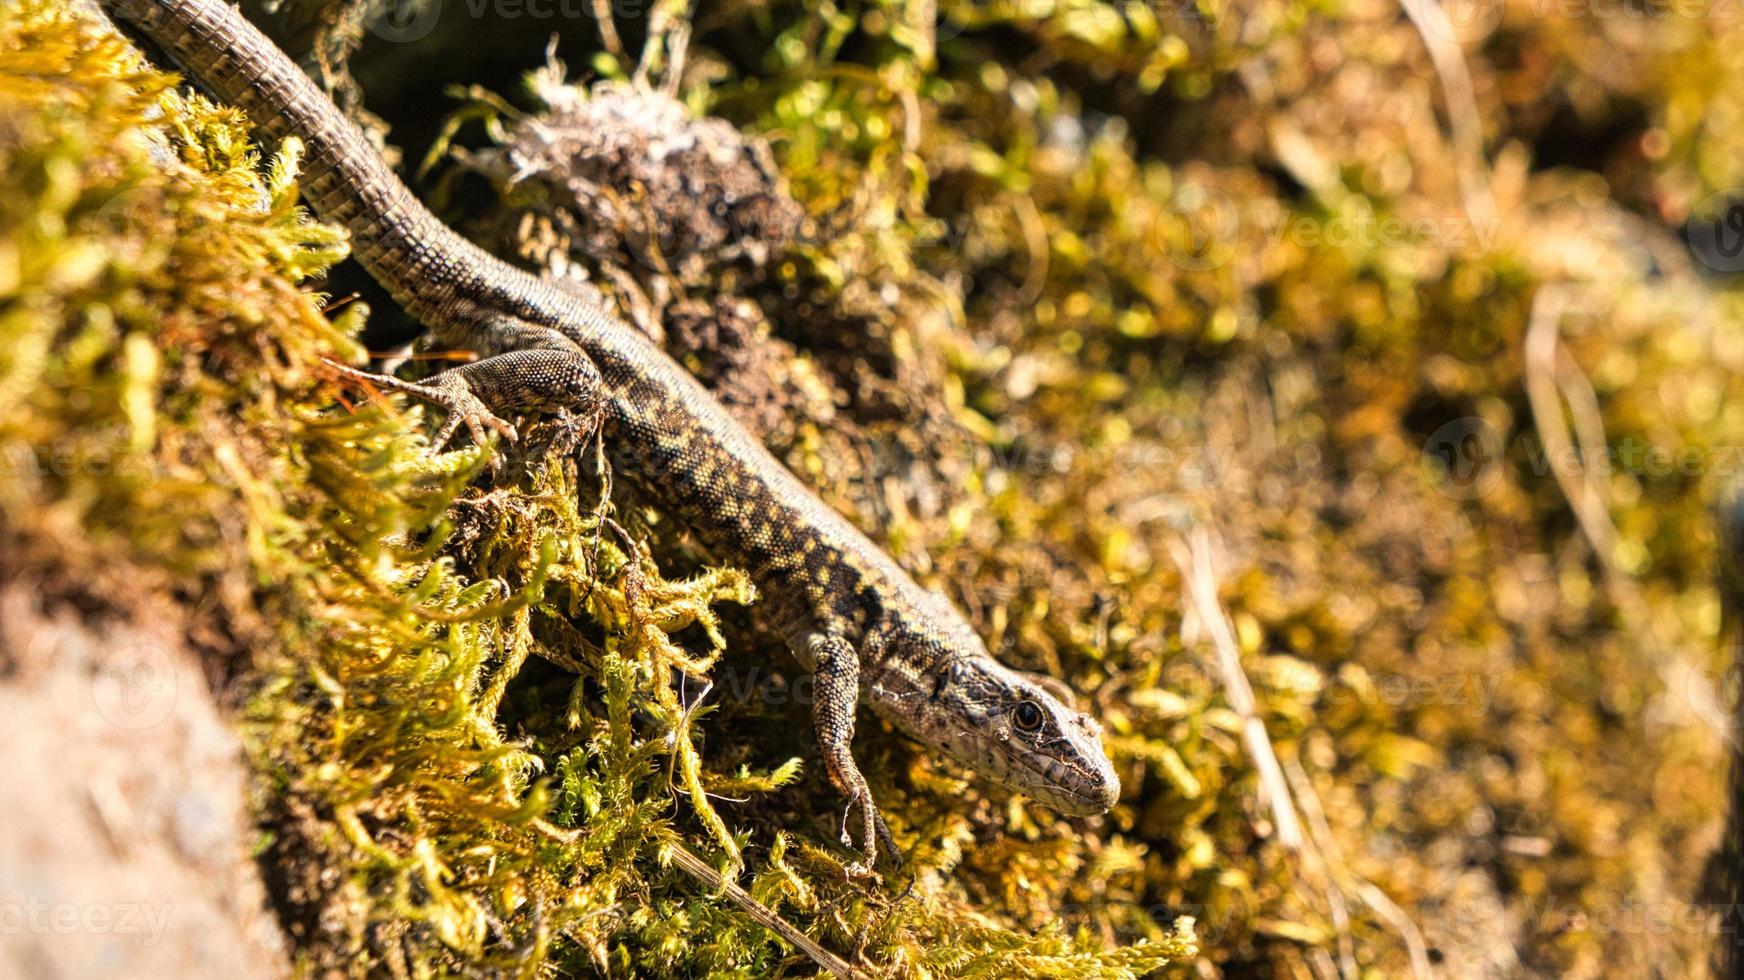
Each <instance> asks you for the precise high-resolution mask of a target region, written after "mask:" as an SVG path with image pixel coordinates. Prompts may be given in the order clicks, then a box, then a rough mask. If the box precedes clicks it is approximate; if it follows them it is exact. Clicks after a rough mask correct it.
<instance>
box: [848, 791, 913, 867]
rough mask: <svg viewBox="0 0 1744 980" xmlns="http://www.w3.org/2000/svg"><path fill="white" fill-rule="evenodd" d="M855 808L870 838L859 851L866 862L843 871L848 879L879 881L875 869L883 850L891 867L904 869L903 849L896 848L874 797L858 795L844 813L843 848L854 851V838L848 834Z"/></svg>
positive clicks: (860, 862) (863, 861)
mask: <svg viewBox="0 0 1744 980" xmlns="http://www.w3.org/2000/svg"><path fill="white" fill-rule="evenodd" d="M856 808H859V809H860V811H861V813H860V816H861V821H862V826H863V827H864V828H865V831H864V832H865V834H866V835H867V836H866V839H865V840H864V841H862V842H861V844H862V846H861V847H860V848H859V850H860V852H861V854H862V855H863V858H862V860H859V861H855V862H854V863H852V864H850V865H848V866H847V867H846V868H845V869H844V873H845V874H846V875H847V877H848V878H850V879H855V880H859V879H867V878H872V879H876V878H878V877H879V875H878V872H877V871H875V870H873V868H874V866H875V865H876V864H877V863H878V851H879V849H880V848H882V849H883V850H884V853H885V854H886V855H888V856H889V858H890V863H891V865H892V866H893V867H894V868H895V869H896V870H899V871H900V870H901V869H902V849H901V848H899V847H897V846H896V837H895V836H894V835H892V834H891V833H890V825H889V824H887V823H885V822H884V815H883V814H882V813H879V812H878V805H877V804H876V803H874V802H872V794H871V793H867V792H863V791H862V792H858V793H855V794H854V796H853V798H852V799H850V800H849V801H848V808H847V809H846V810H845V811H843V812H842V846H844V847H849V848H852V847H854V838H853V835H852V834H850V833H849V832H848V822H849V819H850V818H851V817H853V815H854V810H855V809H856Z"/></svg>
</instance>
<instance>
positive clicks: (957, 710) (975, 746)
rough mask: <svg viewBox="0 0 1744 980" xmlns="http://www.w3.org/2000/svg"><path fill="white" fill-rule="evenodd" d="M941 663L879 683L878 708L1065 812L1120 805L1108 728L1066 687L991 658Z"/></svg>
mask: <svg viewBox="0 0 1744 980" xmlns="http://www.w3.org/2000/svg"><path fill="white" fill-rule="evenodd" d="M941 660H942V663H941V662H939V661H934V662H935V663H937V664H938V666H937V667H935V668H934V669H933V670H931V671H929V672H928V673H927V674H925V675H922V676H920V677H916V678H913V680H912V682H911V683H908V684H903V683H901V682H900V681H897V682H896V683H891V681H892V680H894V679H883V678H881V681H880V685H879V686H880V687H882V688H883V690H882V691H878V689H877V688H875V689H874V692H875V693H874V694H873V698H872V700H873V705H874V707H875V709H877V710H879V712H880V714H883V715H884V716H885V717H886V718H889V719H890V720H891V722H892V723H894V724H895V725H896V726H897V727H899V728H902V729H904V730H906V731H907V732H908V733H909V734H910V735H913V736H914V737H915V738H918V739H920V740H921V741H923V742H927V743H930V744H932V745H934V746H936V747H938V748H939V749H940V750H942V751H944V752H945V753H947V754H949V755H950V756H952V757H953V758H955V759H956V760H957V761H959V762H961V763H963V764H964V765H966V766H968V767H969V768H971V769H974V770H975V771H976V772H977V773H979V774H981V775H982V776H984V777H986V778H988V779H990V780H992V781H993V782H995V783H998V784H1000V785H1002V786H1005V787H1008V788H1010V789H1013V790H1016V791H1018V792H1020V793H1023V794H1024V795H1026V796H1029V797H1030V798H1032V799H1034V800H1036V801H1037V802H1039V803H1042V804H1044V805H1046V806H1048V807H1050V808H1052V809H1054V810H1057V811H1059V812H1061V813H1064V814H1069V815H1072V816H1092V815H1094V814H1098V813H1105V812H1107V810H1108V809H1109V808H1110V807H1112V806H1114V804H1115V802H1116V801H1117V800H1118V799H1119V798H1120V779H1119V777H1117V776H1116V775H1115V774H1114V767H1113V766H1112V765H1111V764H1110V763H1109V761H1108V755H1107V753H1105V752H1104V751H1103V750H1102V726H1101V725H1100V724H1098V723H1097V722H1096V719H1094V718H1092V717H1090V716H1089V715H1087V714H1085V713H1083V712H1081V711H1078V710H1077V709H1076V708H1073V707H1072V706H1071V705H1070V704H1069V703H1068V694H1067V692H1066V691H1065V690H1064V687H1065V686H1064V685H1063V684H1061V683H1060V682H1059V681H1056V680H1053V679H1052V678H1035V677H1032V676H1029V675H1025V674H1021V673H1019V672H1017V671H1014V670H1011V669H1009V668H1007V667H1005V666H1003V665H1001V664H1000V663H998V662H997V661H995V660H993V659H992V658H991V657H989V656H987V655H985V654H982V655H980V656H973V657H946V658H941ZM880 695H882V696H880Z"/></svg>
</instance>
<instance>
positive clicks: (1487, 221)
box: [1399, 0, 1497, 229]
mask: <svg viewBox="0 0 1744 980" xmlns="http://www.w3.org/2000/svg"><path fill="white" fill-rule="evenodd" d="M1399 6H1401V7H1403V8H1405V16H1406V17H1408V18H1410V20H1411V25H1412V26H1413V27H1415V28H1417V35H1418V36H1419V37H1421V38H1422V39H1423V46H1424V47H1425V48H1427V49H1428V50H1429V61H1430V63H1431V64H1433V65H1434V66H1435V74H1436V76H1437V77H1439V78H1440V79H1441V92H1442V95H1443V96H1444V97H1445V98H1446V99H1447V121H1448V124H1449V126H1450V127H1451V128H1452V129H1453V154H1454V169H1455V170H1456V171H1457V172H1458V174H1459V189H1460V194H1461V196H1462V197H1463V198H1464V199H1465V213H1466V218H1467V220H1469V221H1470V222H1471V223H1472V225H1473V227H1474V229H1484V228H1491V227H1494V225H1495V222H1496V220H1497V218H1496V198H1495V195H1494V194H1493V193H1491V190H1490V172H1489V171H1490V168H1489V162H1488V161H1487V160H1485V159H1484V131H1483V127H1482V125H1481V124H1480V123H1479V122H1478V118H1479V117H1478V99H1477V91H1476V88H1475V87H1474V86H1473V85H1472V77H1471V70H1470V69H1469V68H1468V67H1467V66H1466V63H1465V52H1464V51H1461V50H1460V47H1459V44H1458V43H1457V42H1456V41H1454V39H1453V38H1454V30H1453V22H1452V21H1450V20H1448V19H1447V11H1445V10H1443V9H1441V5H1440V4H1439V3H1435V2H1434V0H1399Z"/></svg>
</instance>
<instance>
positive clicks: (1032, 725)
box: [1011, 701, 1045, 732]
mask: <svg viewBox="0 0 1744 980" xmlns="http://www.w3.org/2000/svg"><path fill="white" fill-rule="evenodd" d="M1044 717H1045V716H1044V715H1043V714H1042V707H1041V705H1039V704H1036V703H1035V702H1034V701H1019V702H1018V703H1017V707H1015V708H1013V709H1011V723H1012V724H1013V725H1016V726H1017V730H1018V731H1020V732H1036V731H1040V730H1041V727H1042V720H1043V718H1044Z"/></svg>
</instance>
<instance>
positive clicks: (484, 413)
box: [329, 318, 604, 451]
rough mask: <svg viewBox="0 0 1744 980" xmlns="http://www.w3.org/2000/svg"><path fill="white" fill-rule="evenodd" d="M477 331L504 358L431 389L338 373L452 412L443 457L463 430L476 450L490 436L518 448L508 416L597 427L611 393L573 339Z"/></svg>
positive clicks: (528, 329) (455, 371)
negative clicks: (571, 418)
mask: <svg viewBox="0 0 1744 980" xmlns="http://www.w3.org/2000/svg"><path fill="white" fill-rule="evenodd" d="M478 331H479V334H480V337H481V339H482V340H483V341H484V343H482V344H480V346H482V347H485V348H486V349H494V350H500V351H502V352H501V353H496V354H493V355H491V356H488V357H486V358H484V359H483V360H479V361H474V362H473V363H471V364H463V365H461V366H460V367H456V368H451V369H449V370H447V371H443V372H442V373H440V374H437V375H434V376H433V377H431V378H429V379H428V380H426V381H421V382H412V381H401V380H399V379H397V378H393V377H389V376H387V375H379V374H371V373H369V372H367V371H359V370H358V369H356V368H351V367H346V366H345V365H342V364H332V366H333V367H334V368H335V369H336V370H338V371H339V372H340V373H341V374H343V375H345V376H346V377H349V378H352V379H353V380H356V381H360V382H363V383H366V384H375V385H380V386H382V387H386V388H391V389H393V390H395V391H402V392H405V393H406V394H409V395H412V396H413V397H416V398H421V399H423V400H425V401H428V402H430V403H431V404H434V405H437V406H439V407H441V408H442V409H444V410H446V411H447V412H448V418H447V419H446V420H444V422H443V424H442V428H441V429H439V430H437V432H436V435H435V437H434V438H433V439H432V440H431V445H432V447H433V448H434V449H435V450H438V451H440V450H441V449H442V448H443V447H444V446H446V445H447V444H448V440H450V439H452V438H453V437H454V434H455V433H456V432H457V431H459V429H460V427H461V426H465V427H466V429H467V431H468V433H470V434H471V436H472V438H473V441H475V442H479V443H482V442H484V439H485V434H486V432H495V433H497V434H498V435H500V436H502V437H503V438H504V439H507V440H508V441H510V442H513V441H515V439H516V433H515V428H514V426H513V425H511V424H510V423H508V422H506V421H504V420H503V419H502V417H501V416H502V415H514V414H520V413H524V412H528V411H533V410H536V409H542V410H546V411H566V412H570V413H572V414H574V415H575V416H577V417H580V418H583V419H587V420H589V421H590V424H592V423H593V422H597V421H598V418H599V413H600V407H601V404H602V402H601V398H602V395H603V387H604V385H603V382H602V381H601V378H600V372H599V368H598V367H597V366H596V365H595V364H594V363H593V360H592V359H591V358H589V357H588V356H587V354H586V353H585V352H584V351H582V350H581V348H579V347H577V346H575V344H574V343H573V342H572V341H570V340H569V338H567V337H565V336H564V335H563V334H561V333H559V332H558V331H556V330H551V329H549V328H545V327H537V326H533V325H531V324H527V323H523V322H521V321H519V320H513V319H510V318H502V319H501V320H497V321H490V322H487V324H486V325H485V326H483V327H481V328H478ZM329 363H332V362H329Z"/></svg>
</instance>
